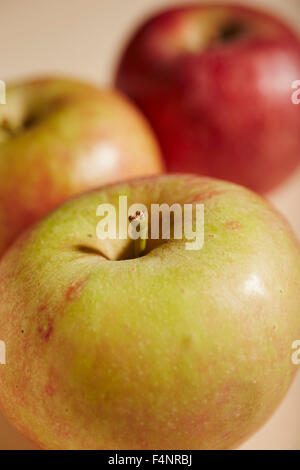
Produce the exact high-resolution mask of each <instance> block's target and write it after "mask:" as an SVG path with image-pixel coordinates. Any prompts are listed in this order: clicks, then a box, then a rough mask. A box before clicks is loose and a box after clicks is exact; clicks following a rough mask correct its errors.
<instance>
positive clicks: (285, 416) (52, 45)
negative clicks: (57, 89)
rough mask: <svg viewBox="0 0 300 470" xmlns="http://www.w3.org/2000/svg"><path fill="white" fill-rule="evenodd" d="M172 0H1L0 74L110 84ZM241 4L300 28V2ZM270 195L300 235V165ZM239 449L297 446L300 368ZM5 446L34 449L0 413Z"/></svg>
mask: <svg viewBox="0 0 300 470" xmlns="http://www.w3.org/2000/svg"><path fill="white" fill-rule="evenodd" d="M216 1H217V0H216ZM233 1H234V0H231V3H233ZM239 1H240V3H241V2H242V1H243V0H239ZM206 2H207V3H208V2H209V0H206ZM175 3H181V4H184V3H190V2H185V0H181V1H180V2H178V1H176V0H51V2H50V1H48V0H22V1H20V0H0V12H1V14H0V44H1V47H0V50H1V68H0V75H1V76H0V79H2V80H7V81H9V80H16V79H18V80H19V79H20V78H23V77H31V76H34V75H41V74H42V75H45V74H49V73H50V74H52V75H53V74H60V75H74V76H78V77H82V78H86V79H89V80H92V81H94V82H96V83H102V84H105V85H107V84H109V83H110V80H111V77H112V75H113V71H114V67H115V64H116V60H117V58H118V55H119V53H120V49H121V48H122V45H123V44H124V41H125V40H126V38H127V37H128V35H129V34H130V32H131V31H132V29H133V28H134V27H135V26H136V25H137V24H139V22H140V21H141V20H142V19H143V18H144V17H145V16H147V14H149V13H151V12H153V11H156V10H157V9H161V8H162V7H164V6H165V5H170V4H175ZM244 3H248V4H252V5H254V4H256V5H259V6H266V7H268V8H271V9H273V10H274V11H277V12H279V13H280V16H281V17H282V18H287V19H289V21H291V22H292V23H293V24H294V25H295V27H298V29H299V31H300V0H244ZM296 79H300V77H295V80H296ZM269 197H270V199H271V200H272V201H273V202H274V203H275V205H276V206H277V207H278V208H279V209H281V211H282V212H283V213H285V215H286V216H287V217H288V219H289V220H290V222H291V223H292V225H293V226H294V228H295V230H296V232H297V234H298V236H299V238H300V212H299V201H300V169H299V171H298V172H297V174H295V175H294V176H293V177H292V178H291V179H290V180H289V181H288V182H286V183H285V184H284V185H283V186H282V187H281V188H279V189H278V190H277V191H275V192H273V193H272V194H270V195H269ZM299 339H300V338H299ZM242 448H243V449H300V374H299V375H298V378H297V379H296V381H295V382H294V384H293V386H292V388H291V389H290V392H289V394H288V396H287V397H286V399H285V400H284V402H283V403H282V405H281V407H280V408H279V409H278V410H277V412H276V413H275V415H274V416H273V417H272V418H271V420H270V421H269V422H268V423H267V424H266V425H265V426H264V428H262V429H261V430H260V431H259V432H258V433H256V434H255V435H254V436H253V437H252V438H251V439H249V440H248V441H247V442H246V443H245V444H244V445H243V446H242ZM0 449H34V447H33V446H32V445H31V444H30V443H29V442H28V441H27V440H26V439H25V438H23V437H22V436H21V435H20V434H19V433H18V432H17V431H15V430H14V428H13V427H12V426H10V425H9V424H8V423H7V422H6V421H5V419H4V418H3V417H2V416H1V415H0Z"/></svg>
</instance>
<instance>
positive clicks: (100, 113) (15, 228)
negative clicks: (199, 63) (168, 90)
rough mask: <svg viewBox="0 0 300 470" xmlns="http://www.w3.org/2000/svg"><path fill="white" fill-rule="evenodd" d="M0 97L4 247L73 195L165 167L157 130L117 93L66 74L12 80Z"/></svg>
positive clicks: (0, 242)
mask: <svg viewBox="0 0 300 470" xmlns="http://www.w3.org/2000/svg"><path fill="white" fill-rule="evenodd" d="M6 102H7V104H5V105H0V224H1V232H0V255H1V254H2V253H3V251H4V250H5V248H6V247H7V246H8V245H9V244H10V243H11V242H12V240H13V239H14V238H15V237H16V236H17V235H18V234H19V233H20V232H21V231H22V230H23V229H24V228H26V227H27V226H28V225H30V224H31V223H32V222H34V221H36V220H37V219H39V218H40V217H41V216H43V215H45V214H46V213H47V212H49V210H51V209H53V208H54V207H55V206H56V205H58V204H59V203H61V202H63V201H64V200H65V199H67V198H68V197H70V196H73V195H75V194H79V193H81V192H83V191H84V190H88V189H91V188H95V187H97V186H100V185H102V184H105V183H109V182H113V181H118V180H121V179H127V178H133V177H137V176H142V175H150V174H154V173H158V172H160V171H161V170H162V164H161V161H160V154H159V150H158V147H157V144H156V141H155V139H154V137H153V134H152V132H151V130H150V128H149V127H148V125H147V123H146V122H145V120H144V118H143V117H142V116H141V114H140V113H139V112H138V111H137V110H136V109H135V108H134V107H133V106H132V105H131V104H130V103H129V102H128V101H127V100H126V99H125V98H122V97H121V96H120V95H119V94H117V93H115V92H112V91H102V90H99V89H97V88H95V87H94V86H92V85H89V84H86V83H81V82H77V81H73V80H66V79H54V78H53V79H40V80H35V81H29V82H24V83H19V84H16V85H11V86H8V87H7V96H6Z"/></svg>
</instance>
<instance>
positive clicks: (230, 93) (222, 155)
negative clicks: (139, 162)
mask: <svg viewBox="0 0 300 470" xmlns="http://www.w3.org/2000/svg"><path fill="white" fill-rule="evenodd" d="M299 77H300V42H299V39H298V38H297V37H296V35H295V34H294V33H293V32H292V31H291V30H290V28H289V27H288V26H286V25H285V24H283V23H281V21H279V20H278V19H276V18H274V17H272V16H270V15H268V14H265V13H262V12H260V11H256V10H254V9H253V10H251V9H248V8H244V7H239V6H228V5H226V6H225V5H224V6H215V5H205V6H203V5H197V6H188V7H182V8H175V9H171V10H168V11H166V12H164V13H161V14H159V15H157V16H155V17H153V18H151V19H150V20H148V21H147V22H146V23H145V24H144V25H142V27H141V28H140V29H139V30H138V31H137V32H136V34H135V35H134V36H133V38H132V39H131V41H130V42H129V45H128V46H127V48H126V50H125V53H124V55H123V57H122V60H121V62H120V65H119V68H118V72H117V76H116V84H117V86H118V87H119V88H120V89H121V90H123V91H124V92H125V93H127V94H128V95H129V96H130V97H131V98H132V99H133V100H134V101H135V102H136V103H137V104H138V105H139V106H140V108H141V109H142V110H143V111H144V113H145V114H146V116H147V117H148V119H149V120H150V122H151V124H152V126H153V128H154V129H155V131H156V133H157V135H158V137H159V140H160V143H161V146H162V149H163V152H164V155H165V158H166V161H167V168H168V169H169V170H170V171H193V172H197V173H198V174H202V175H209V176H215V177H219V178H223V179H228V180H231V181H234V182H237V183H240V184H243V185H246V186H248V187H250V188H252V189H254V190H256V191H258V192H265V191H268V190H270V189H271V188H273V187H275V186H276V185H278V184H279V183H281V182H282V181H283V180H284V179H285V178H287V177H288V176H289V175H290V174H291V173H292V172H293V170H294V169H295V168H296V166H297V165H298V163H299V160H300V132H299V129H300V107H299V106H295V105H293V104H292V101H291V94H292V89H291V86H292V82H293V81H294V80H296V79H297V78H299Z"/></svg>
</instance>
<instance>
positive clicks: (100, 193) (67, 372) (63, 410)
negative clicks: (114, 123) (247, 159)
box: [0, 175, 300, 449]
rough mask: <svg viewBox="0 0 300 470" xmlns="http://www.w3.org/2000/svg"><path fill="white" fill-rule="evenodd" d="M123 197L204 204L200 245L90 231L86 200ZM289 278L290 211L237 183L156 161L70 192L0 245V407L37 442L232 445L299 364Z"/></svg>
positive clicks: (296, 298)
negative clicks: (137, 250)
mask: <svg viewBox="0 0 300 470" xmlns="http://www.w3.org/2000/svg"><path fill="white" fill-rule="evenodd" d="M120 196H127V198H128V199H127V200H128V206H129V205H131V204H133V203H142V204H144V205H145V206H146V207H147V209H149V211H150V209H151V206H150V205H151V204H162V203H166V204H169V205H172V204H173V203H179V204H181V205H183V204H191V203H192V204H193V207H194V206H195V204H198V203H199V204H200V203H201V204H204V208H205V224H204V234H205V237H204V245H203V247H202V249H200V250H188V249H186V243H187V240H186V239H185V237H183V238H182V239H175V238H174V237H173V236H172V231H171V239H169V240H163V239H161V238H160V239H159V240H150V239H149V240H148V241H147V246H146V249H145V252H144V253H143V256H138V257H134V255H133V253H134V250H133V249H132V245H134V244H135V243H136V241H133V240H131V239H130V238H128V239H124V240H121V239H119V238H117V239H113V240H110V239H106V240H100V239H99V237H97V235H96V230H97V225H98V223H99V217H98V216H97V215H96V214H97V208H98V207H99V205H100V204H112V205H113V206H114V207H115V208H116V213H117V215H120V214H118V208H119V199H120ZM100 220H102V219H100ZM149 233H151V232H149ZM299 285H300V251H299V245H298V242H297V240H296V239H295V237H294V235H293V233H292V232H291V229H290V227H289V225H288V224H287V222H286V221H285V220H284V219H283V218H282V217H281V216H280V215H279V214H278V213H277V212H276V211H275V210H274V209H273V208H272V207H271V206H270V205H269V203H267V202H265V201H264V200H263V199H262V198H260V197H259V196H258V195H256V194H254V193H252V192H251V191H249V190H247V189H244V188H243V187H240V186H237V185H234V184H231V183H227V182H223V181H218V180H214V179H209V178H201V177H197V176H191V175H161V176H156V177H152V178H144V179H137V180H132V181H129V182H123V183H119V184H117V185H110V186H107V187H105V188H102V189H99V190H96V191H92V192H89V193H87V194H84V195H81V196H79V197H76V198H74V199H73V200H69V201H67V202H65V203H64V204H63V205H61V206H60V207H59V208H58V209H56V210H55V211H53V212H52V213H51V214H49V215H48V216H47V217H46V218H44V219H43V220H42V221H40V222H38V223H37V224H36V225H34V226H33V227H31V228H30V229H29V230H28V231H26V232H25V233H24V234H23V235H22V236H21V237H20V238H18V240H17V241H16V242H15V243H14V245H13V246H12V247H11V248H10V249H9V250H8V251H7V253H6V254H5V256H4V257H3V258H2V261H1V264H0V297H1V303H0V338H1V339H2V340H3V341H5V343H6V347H7V358H6V365H3V366H1V367H0V401H1V407H2V409H3V410H4V412H5V414H6V416H7V417H8V418H9V420H10V421H11V422H12V423H14V425H15V426H16V427H17V428H18V429H19V430H20V431H21V432H23V433H24V434H25V435H26V436H27V437H28V438H30V439H31V440H32V441H34V442H35V443H36V444H37V445H38V446H39V447H41V448H44V449H228V448H234V447H236V446H238V445H239V444H240V443H241V442H242V441H243V440H245V439H246V438H247V437H248V436H249V435H251V434H252V433H253V432H255V431H256V430H257V429H258V428H259V427H260V426H261V425H262V424H263V423H265V421H266V420H267V419H268V418H269V416H270V415H271V414H272V412H273V411H274V410H275V409H276V407H277V406H278V404H279V403H280V402H281V400H282V398H283V397H284V395H285V393H286V391H287V389H288V388H289V385H290V384H291V381H292V379H293V377H294V374H295V372H296V370H297V367H296V365H294V364H293V362H292V360H291V357H292V353H293V350H292V344H293V342H294V341H295V340H297V339H299V337H300V315H299V305H300V289H299Z"/></svg>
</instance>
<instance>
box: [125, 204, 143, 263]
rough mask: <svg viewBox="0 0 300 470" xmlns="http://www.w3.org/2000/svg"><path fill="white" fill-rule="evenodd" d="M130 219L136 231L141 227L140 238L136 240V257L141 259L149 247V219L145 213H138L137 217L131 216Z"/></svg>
mask: <svg viewBox="0 0 300 470" xmlns="http://www.w3.org/2000/svg"><path fill="white" fill-rule="evenodd" d="M128 219H129V222H130V224H131V225H132V227H134V228H135V231H137V228H138V227H139V237H138V238H137V239H136V240H134V257H135V258H139V257H140V256H142V255H143V254H144V253H145V250H146V247H147V236H148V217H147V215H146V214H145V213H144V212H143V211H136V213H135V215H130V216H129V217H128Z"/></svg>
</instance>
